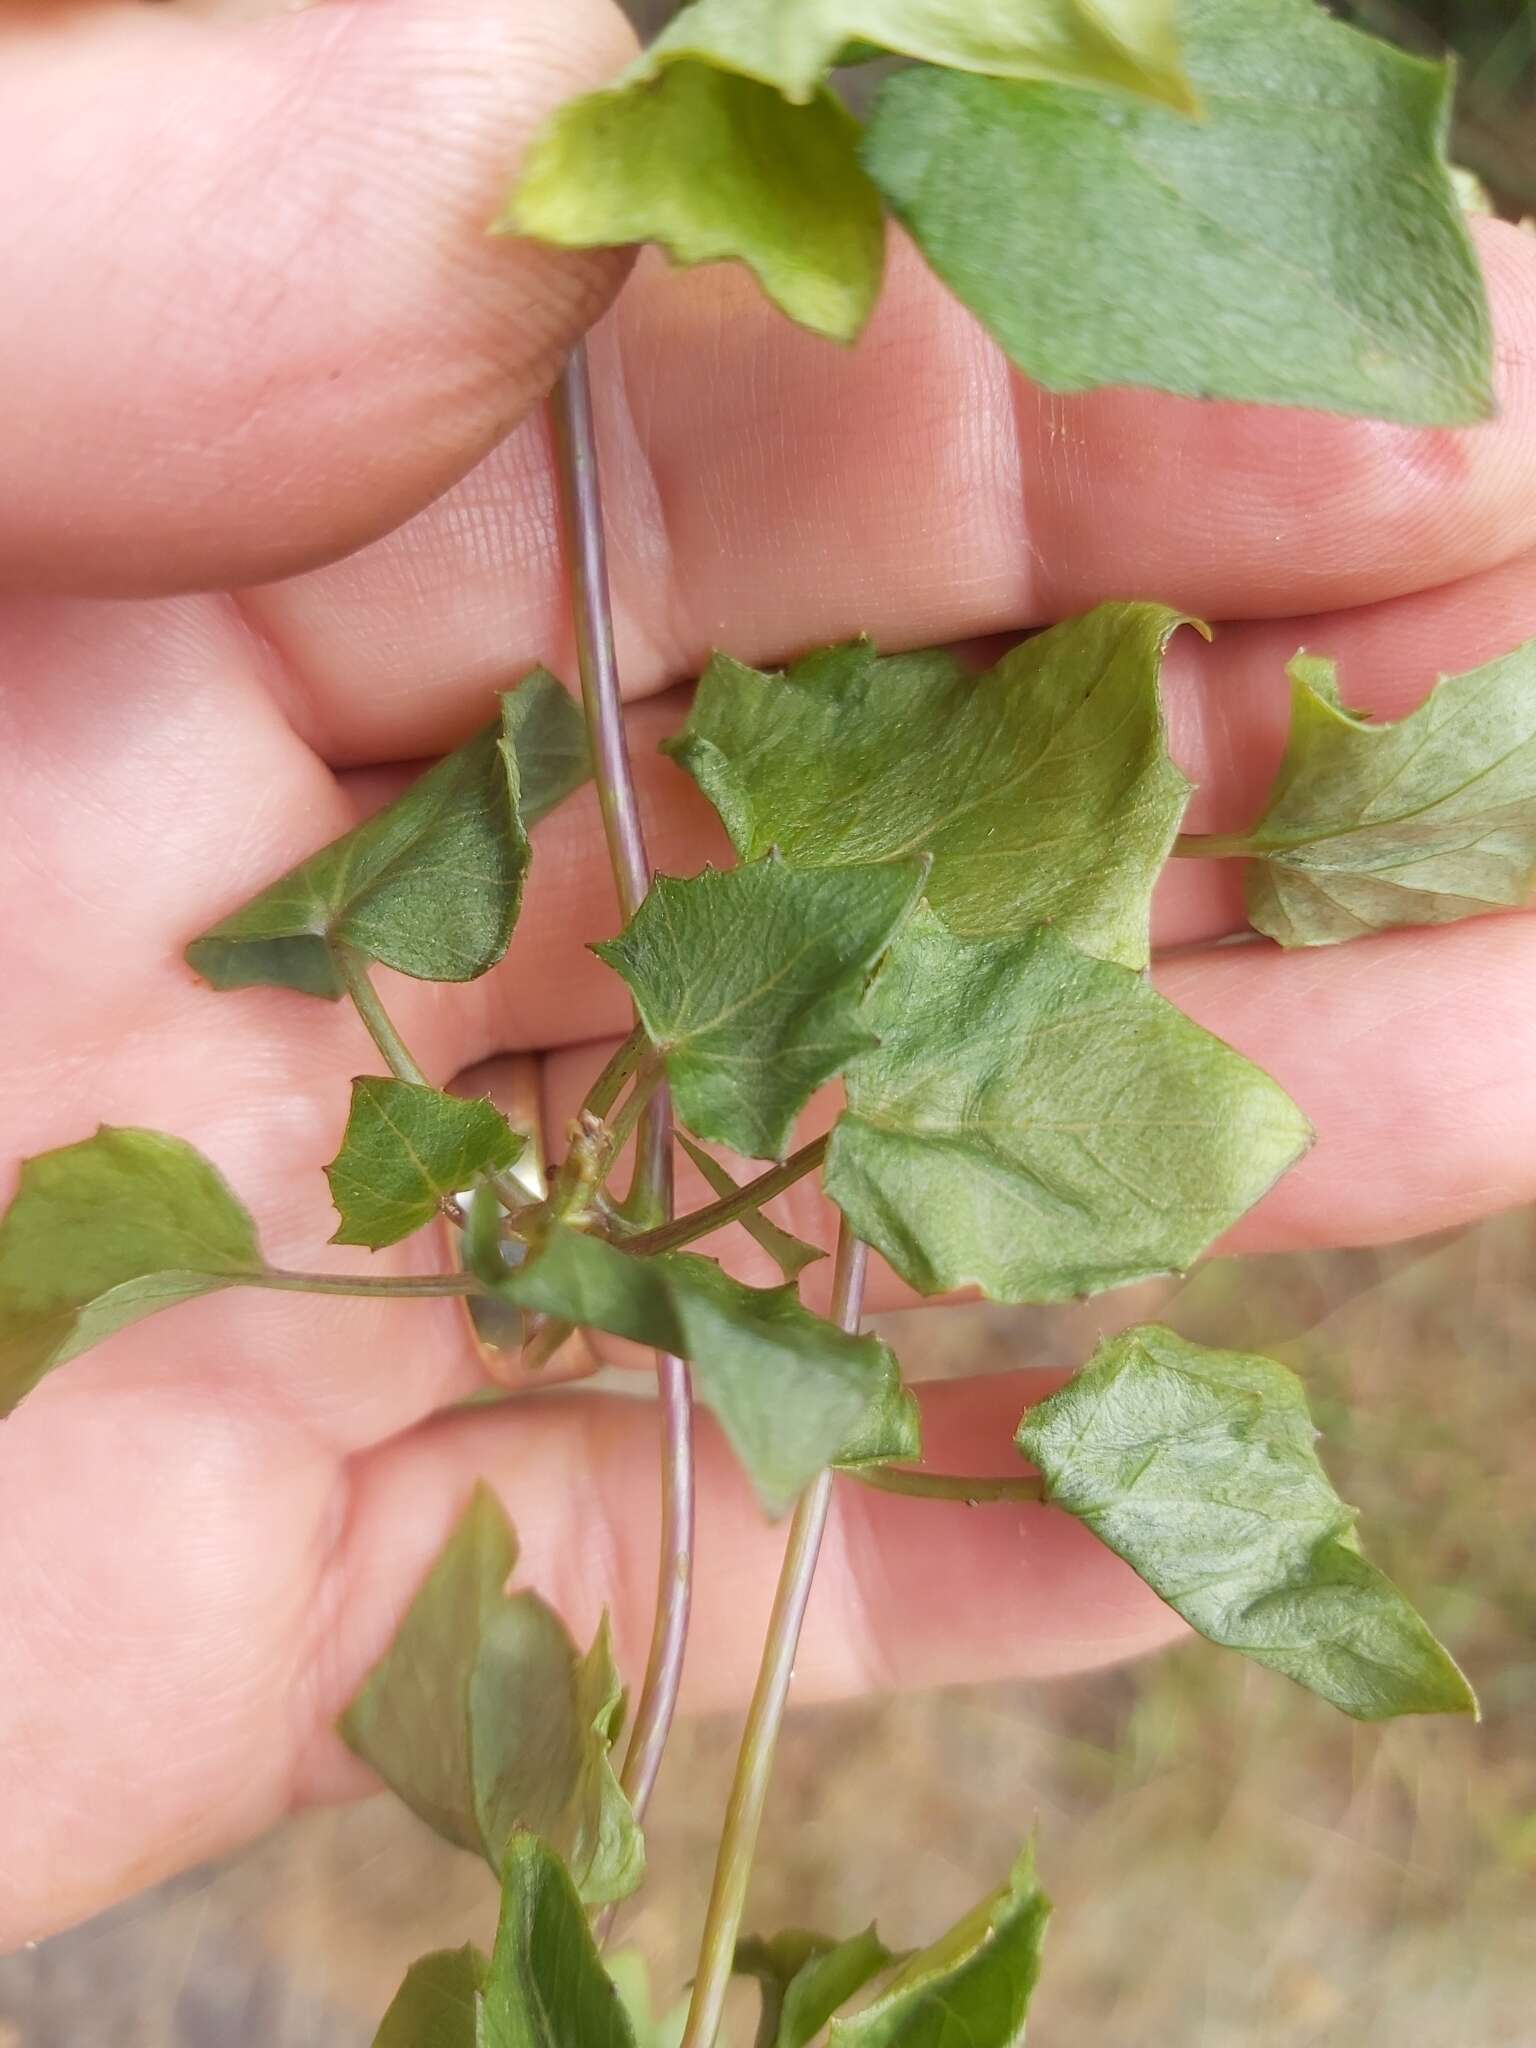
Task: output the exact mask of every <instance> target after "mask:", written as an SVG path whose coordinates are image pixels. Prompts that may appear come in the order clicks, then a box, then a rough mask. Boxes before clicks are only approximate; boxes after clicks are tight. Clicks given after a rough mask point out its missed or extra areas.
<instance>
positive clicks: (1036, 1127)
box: [825, 911, 1311, 1301]
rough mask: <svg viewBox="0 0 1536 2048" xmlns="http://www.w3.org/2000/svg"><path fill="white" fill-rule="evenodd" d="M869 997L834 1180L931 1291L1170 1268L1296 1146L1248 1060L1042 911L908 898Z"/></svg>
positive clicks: (836, 1196) (1108, 1281)
mask: <svg viewBox="0 0 1536 2048" xmlns="http://www.w3.org/2000/svg"><path fill="white" fill-rule="evenodd" d="M864 1016H865V1020H866V1022H867V1023H868V1024H869V1026H870V1028H871V1030H872V1031H873V1032H874V1034H875V1036H876V1037H877V1038H878V1039H879V1041H880V1044H879V1047H878V1049H877V1050H875V1051H873V1052H868V1053H865V1054H863V1055H862V1056H861V1057H860V1058H859V1059H858V1060H856V1061H855V1062H854V1064H853V1065H852V1066H851V1067H850V1069H849V1071H848V1079H847V1087H848V1108H847V1111H846V1112H845V1114H844V1115H843V1116H842V1118H841V1119H840V1120H839V1122H838V1124H837V1126H836V1128H835V1130H834V1131H833V1133H832V1140H831V1144H830V1146H829V1148H828V1153H827V1162H826V1170H825V1183H826V1188H827V1192H828V1194H830V1195H831V1197H832V1198H833V1200H834V1201H835V1202H836V1203H837V1205H838V1207H839V1208H840V1209H841V1210H842V1212H843V1214H844V1215H845V1216H846V1217H847V1218H848V1220H849V1222H850V1223H851V1224H852V1225H853V1228H854V1229H855V1230H856V1231H857V1232H858V1234H859V1236H860V1237H862V1238H864V1239H865V1240H866V1242H868V1243H870V1244H872V1245H874V1246H875V1248H876V1250H878V1251H879V1252H880V1253H881V1254H882V1255H883V1257H884V1258H885V1259H887V1260H888V1261H889V1263H890V1264H891V1265H893V1266H894V1267H895V1268H896V1270H897V1272H898V1273H900V1274H901V1275H902V1276H903V1277H904V1278H905V1279H907V1280H908V1281H910V1282H911V1284H912V1285H913V1286H914V1287H916V1288H918V1289H919V1291H920V1292H922V1293H924V1294H938V1293H943V1292H946V1291H948V1290H949V1289H951V1288H956V1287H967V1286H975V1287H979V1288H981V1289H982V1290H983V1292H984V1293H986V1294H988V1295H990V1296H991V1298H992V1299H993V1300H994V1301H1062V1300H1065V1299H1067V1298H1069V1297H1071V1296H1073V1295H1080V1294H1090V1293H1095V1292H1097V1291H1098V1290H1100V1289H1102V1288H1106V1287H1117V1286H1120V1285H1122V1284H1124V1283H1125V1282H1127V1281H1131V1280H1140V1279H1145V1278H1147V1277H1148V1276H1149V1275H1152V1274H1155V1273H1166V1272H1179V1271H1182V1270H1183V1269H1184V1268H1185V1267H1186V1266H1188V1265H1190V1264H1192V1263H1193V1261H1194V1260H1195V1259H1196V1258H1197V1257H1198V1255H1199V1254H1200V1253H1201V1252H1202V1251H1203V1250H1204V1249H1205V1248H1206V1246H1207V1245H1208V1244H1210V1242H1211V1241H1212V1239H1213V1238H1215V1237H1218V1236H1219V1235H1220V1234H1221V1232H1222V1231H1223V1230H1225V1229H1227V1228H1228V1227H1229V1226H1230V1225H1231V1224H1233V1223H1235V1222H1236V1221H1237V1219H1238V1218H1239V1217H1240V1216H1241V1215H1242V1214H1243V1213H1244V1211H1245V1210H1247V1209H1248V1208H1250V1207H1251V1206H1252V1205H1253V1203H1254V1202H1256V1201H1257V1200H1258V1199H1259V1197H1260V1196H1261V1195H1263V1194H1264V1193H1266V1192H1267V1190H1268V1189H1269V1188H1270V1187H1271V1186H1272V1185H1273V1183H1274V1182H1275V1181H1276V1180H1278V1178H1279V1177H1280V1175H1281V1174H1282V1173H1284V1172H1285V1170H1286V1169H1287V1167H1289V1166H1291V1165H1292V1164H1293V1163H1294V1162H1295V1161H1296V1159H1297V1158H1298V1157H1299V1156H1300V1155H1301V1153H1302V1152H1303V1151H1304V1150H1305V1149H1306V1146H1307V1144H1308V1142H1309V1140H1310V1135H1311V1134H1310V1132H1309V1130H1308V1127H1307V1124H1306V1121H1305V1119H1304V1118H1303V1116H1302V1115H1301V1112H1300V1111H1299V1110H1298V1109H1297V1108H1296V1106H1295V1104H1294V1103H1292V1102H1291V1101H1290V1099H1289V1097H1288V1096H1286V1095H1285V1094H1284V1092H1283V1091H1282V1090H1281V1089H1280V1088H1279V1087H1278V1086H1277V1085H1276V1083H1275V1082H1273V1081H1271V1080H1270V1079H1269V1077H1268V1076H1267V1075H1265V1074H1262V1073H1261V1072H1260V1071H1259V1069H1258V1068H1257V1067H1254V1066H1251V1065H1250V1064H1249V1062H1248V1061H1247V1060H1245V1059H1243V1058H1242V1057H1241V1055H1240V1054H1238V1053H1236V1052H1234V1051H1233V1050H1232V1049H1231V1047H1230V1046H1227V1045H1223V1044H1222V1042H1221V1041H1220V1039H1217V1038H1213V1037H1212V1036H1211V1035H1210V1033H1209V1032H1206V1031H1202V1030H1201V1029H1200V1027H1199V1026H1198V1025H1196V1024H1192V1023H1191V1022H1190V1020H1189V1019H1188V1018H1187V1017H1185V1016H1183V1015H1182V1014H1181V1012H1180V1011H1178V1010H1177V1009H1175V1008H1174V1006H1173V1005H1172V1004H1171V1003H1169V1002H1166V1001H1165V1000H1164V999H1163V997H1161V996H1160V995H1158V994H1157V992H1156V991H1155V990H1154V989H1153V988H1151V987H1150V986H1149V985H1148V983H1147V982H1146V981H1145V980H1144V979H1143V978H1142V977H1141V976H1140V975H1138V974H1133V973H1131V972H1130V971H1129V970H1128V969H1126V968H1123V967H1115V966H1111V965H1110V964H1109V963H1108V962H1106V961H1102V960H1090V959H1089V958H1088V957H1087V955H1086V954H1083V953H1079V952H1078V951H1077V950H1076V949H1075V948H1074V947H1073V946H1070V945H1069V944H1068V943H1067V941H1066V940H1065V939H1063V938H1061V937H1060V936H1059V935H1058V934H1057V933H1056V932H1055V931H1053V930H1051V929H1050V928H1049V927H1046V926H1042V927H1041V928H1040V929H1038V930H1037V931H1034V932H1031V933H1030V934H1028V936H1026V937H1024V938H1022V939H970V940H967V939H957V938H956V937H955V936H954V935H953V933H951V932H949V931H947V930H946V929H945V928H944V926H943V925H942V924H941V923H940V921H939V919H938V918H937V917H935V916H934V915H933V914H932V913H931V912H927V911H920V912H919V913H918V914H917V916H915V917H914V918H913V920H912V922H911V923H910V924H909V925H908V926H907V928H906V930H905V931H904V932H903V933H902V936H901V937H900V939H898V941H897V942H896V945H895V946H894V947H893V949H892V952H891V956H890V958H889V960H888V961H887V963H886V965H885V968H884V969H883V971H882V972H881V974H880V977H879V979H878V980H877V981H876V982H875V984H874V986H873V988H872V989H871V991H870V994H869V998H868V1002H867V1003H866V1006H865V1011H864Z"/></svg>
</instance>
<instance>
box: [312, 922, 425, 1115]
mask: <svg viewBox="0 0 1536 2048" xmlns="http://www.w3.org/2000/svg"><path fill="white" fill-rule="evenodd" d="M331 958H332V959H333V960H334V961H335V962H336V972H337V973H338V974H339V975H340V976H341V980H342V986H343V987H344V988H345V989H346V991H347V994H348V995H349V996H350V997H351V998H352V1007H353V1009H355V1010H356V1012H357V1014H358V1016H359V1017H361V1018H362V1020H363V1028H364V1029H365V1030H366V1031H367V1033H368V1036H369V1037H370V1038H371V1039H372V1040H373V1042H374V1044H375V1045H376V1046H377V1047H378V1049H379V1053H380V1056H381V1058H382V1059H383V1061H384V1064H385V1066H386V1067H388V1069H389V1071H390V1072H391V1073H392V1074H393V1075H394V1077H395V1079H396V1080H397V1081H409V1082H410V1083H411V1085H412V1086H413V1087H416V1088H430V1087H431V1085H432V1083H431V1082H430V1081H429V1080H428V1079H427V1077H426V1075H425V1074H424V1073H423V1072H422V1070H421V1068H420V1067H419V1066H418V1065H417V1064H416V1061H415V1059H414V1057H413V1056H412V1053H411V1049H410V1047H409V1046H408V1045H407V1044H406V1042H405V1040H404V1039H403V1038H402V1037H401V1036H400V1034H399V1032H398V1031H397V1030H396V1029H395V1027H394V1025H393V1024H392V1023H391V1022H390V1018H389V1012H388V1011H387V1010H386V1009H385V1007H384V1005H383V1004H382V1003H381V1002H380V1001H379V992H378V990H377V989H376V988H375V987H374V985H373V979H372V977H371V976H370V974H369V972H368V964H367V962H366V960H365V959H364V958H363V956H362V954H361V953H359V952H357V951H355V950H354V949H353V948H352V947H351V946H333V947H332V948H331Z"/></svg>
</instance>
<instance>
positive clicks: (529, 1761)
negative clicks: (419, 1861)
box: [340, 1486, 645, 1904]
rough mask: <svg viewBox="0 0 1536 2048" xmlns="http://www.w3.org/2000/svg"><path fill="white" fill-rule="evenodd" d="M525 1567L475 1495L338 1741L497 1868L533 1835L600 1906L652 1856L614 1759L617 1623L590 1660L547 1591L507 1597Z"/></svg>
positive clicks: (484, 1493)
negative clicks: (612, 1636) (518, 1841)
mask: <svg viewBox="0 0 1536 2048" xmlns="http://www.w3.org/2000/svg"><path fill="white" fill-rule="evenodd" d="M516 1562H517V1538H516V1536H515V1535H514V1534H513V1531H512V1526H511V1524H510V1523H509V1522H508V1520H507V1518H506V1515H505V1513H504V1512H503V1510H502V1508H501V1506H500V1504H499V1502H498V1501H497V1500H496V1498H495V1496H494V1495H493V1494H492V1493H491V1492H490V1490H489V1489H488V1488H486V1487H484V1486H481V1487H478V1488H477V1489H476V1491H475V1495H474V1498H473V1499H472V1500H471V1502H470V1504H469V1507H468V1508H467V1509H466V1510H465V1513H464V1515H463V1517H462V1519H461V1520H460V1522H459V1524H458V1527H457V1528H456V1529H455V1530H454V1532H453V1535H452V1536H451V1537H450V1538H449V1540H448V1543H447V1544H446V1546H445V1547H444V1549H443V1551H442V1553H441V1554H440V1556H439V1557H438V1559H437V1562H436V1563H435V1564H434V1565H433V1567H432V1570H431V1572H430V1573H429V1575H428V1577H427V1579H426V1582H425V1584H424V1585H423V1586H422V1588H421V1591H420V1592H419V1593H418V1594H417V1596H416V1598H415V1600H414V1601H413V1602H412V1603H411V1606H410V1609H409V1611H408V1612H407V1614H406V1616H405V1619H404V1621H403V1622H402V1623H401V1625H400V1630H399V1633H398V1634H397V1635H396V1637H395V1640H394V1642H393V1643H392V1644H391V1646H390V1648H389V1650H388V1651H387V1652H386V1653H385V1655H384V1657H383V1659H382V1660H381V1661H380V1663H379V1664H378V1665H377V1666H376V1667H375V1668H374V1670H373V1671H372V1672H371V1673H370V1674H369V1676H368V1678H367V1679H366V1680H365V1681H364V1684H363V1686H362V1688H361V1690H360V1691H359V1692H358V1695H357V1697H356V1698H355V1699H354V1700H353V1702H352V1704H351V1705H350V1706H349V1707H348V1708H347V1711H346V1713H345V1714H344V1715H343V1717H342V1720H341V1723H340V1728H341V1733H342V1735H343V1737H344V1738H345V1739H346V1741H347V1742H348V1744H349V1745H350V1746H351V1747H352V1748H353V1749H354V1750H355V1751H356V1752H357V1754H358V1755H359V1756H360V1757H362V1758H363V1760H364V1761H365V1762H366V1763H368V1764H369V1765H371V1767H372V1768H373V1769H374V1770H375V1771H377V1772H378V1774H379V1776H380V1777H381V1778H382V1779H383V1780H384V1782H385V1784H387V1785H388V1786H389V1787H390V1789H391V1790H392V1791H393V1792H395V1793H397V1794H398V1795H399V1797H400V1798H401V1799H403V1800H404V1801H405V1803H406V1805H407V1806H409V1807H410V1808H411V1810H412V1812H413V1813H416V1814H418V1815H419V1816H420V1817H421V1819H422V1820H424V1821H425V1822H426V1823H427V1824H428V1826H429V1827H432V1828H435V1829H436V1831H437V1832H438V1834H440V1835H442V1836H444V1837H445V1838H446V1839H447V1840H448V1841H450V1842H455V1843H457V1844H458V1846H459V1847H460V1848H462V1849H470V1850H474V1851H476V1852H477V1853H479V1854H481V1855H483V1856H484V1857H485V1859H486V1861H487V1862H488V1863H489V1864H490V1866H491V1868H492V1869H493V1870H499V1869H500V1868H501V1867H502V1863H503V1859H504V1857H505V1855H506V1852H507V1845H508V1843H509V1842H511V1841H512V1840H513V1839H514V1838H515V1836H516V1835H517V1833H518V1831H519V1830H531V1831H532V1832H534V1833H536V1834H539V1835H542V1836H543V1837H544V1838H545V1840H546V1841H548V1842H549V1843H550V1844H551V1845H552V1846H553V1847H554V1848H555V1849H557V1850H558V1851H559V1852H560V1854H561V1855H562V1856H563V1857H564V1858H565V1860H566V1861H567V1863H568V1864H569V1865H570V1868H571V1871H572V1873H573V1875H574V1879H575V1882H576V1884H577V1887H578V1889H579V1890H580V1892H581V1896H582V1897H583V1898H584V1899H585V1900H586V1901H587V1902H588V1903H589V1904H596V1903H602V1902H606V1901H608V1900H611V1899H622V1898H625V1897H627V1895H628V1894H629V1893H630V1892H632V1891H633V1890H634V1888H635V1886H636V1885H637V1884H638V1883H639V1882H640V1877H641V1873H642V1871H643V1869H644V1865H645V1852H644V1845H643V1843H642V1840H641V1835H640V1829H639V1827H638V1825H637V1824H636V1821H635V1818H634V1815H633V1814H632V1813H631V1811H630V1807H629V1802H628V1800H627V1799H626V1798H625V1797H624V1794H623V1792H622V1791H621V1790H620V1789H619V1783H618V1779H617V1778H616V1777H615V1775H614V1771H613V1765H612V1763H611V1761H610V1751H611V1749H612V1746H613V1743H614V1741H615V1740H616V1738H617V1736H618V1732H619V1726H620V1723H621V1721H622V1719H623V1713H624V1695H623V1688H622V1687H621V1685H620V1683H619V1677H618V1673H617V1672H616V1671H615V1670H614V1666H613V1653H612V1650H611V1648H610V1646H609V1641H608V1624H607V1621H606V1619H605V1620H604V1622H603V1625H602V1627H601V1628H600V1629H599V1631H598V1635H597V1640H596V1641H595V1642H594V1643H593V1645H592V1648H591V1649H590V1650H589V1651H588V1652H587V1654H586V1655H585V1656H584V1657H580V1656H578V1655H577V1653H576V1651H575V1649H574V1647H573V1646H572V1643H571V1640H570V1638H569V1636H568V1635H567V1633H566V1630H565V1625H564V1623H563V1622H562V1621H561V1620H560V1618H559V1616H558V1615H556V1614H555V1612H554V1611H553V1609H552V1608H550V1607H548V1606H547V1605H546V1604H545V1602H544V1601H542V1600H541V1599H540V1598H539V1597H538V1595H537V1594H535V1593H516V1594H513V1595H510V1596H509V1595H508V1593H507V1590H506V1589H507V1581H508V1579H509V1578H510V1577H511V1575H512V1569H513V1566H514V1565H515V1564H516Z"/></svg>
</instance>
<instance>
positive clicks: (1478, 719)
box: [1190, 641, 1536, 946]
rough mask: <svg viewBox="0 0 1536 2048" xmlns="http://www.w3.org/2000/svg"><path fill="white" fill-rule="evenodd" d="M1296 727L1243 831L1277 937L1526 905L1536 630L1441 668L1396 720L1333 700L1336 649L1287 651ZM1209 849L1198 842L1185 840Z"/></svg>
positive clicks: (1251, 886)
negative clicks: (1325, 655)
mask: <svg viewBox="0 0 1536 2048" xmlns="http://www.w3.org/2000/svg"><path fill="white" fill-rule="evenodd" d="M1289 674H1290V679H1291V737H1290V744H1289V746H1288V747H1287V748H1286V754H1285V760H1284V762H1283V763H1282V764H1281V768H1280V772H1279V775H1278V776H1277V778H1276V780H1275V785H1274V788H1273V789H1272V790H1271V791H1270V797H1269V805H1268V808H1267V809H1266V810H1265V813H1264V815H1263V817H1262V818H1261V819H1260V820H1259V822H1258V823H1257V824H1256V825H1255V826H1254V827H1253V829H1252V830H1251V831H1250V832H1246V833H1242V834H1240V835H1238V836H1237V837H1235V838H1234V839H1231V840H1220V841H1216V842H1212V844H1213V845H1214V846H1215V847H1216V849H1217V850H1219V851H1221V852H1223V853H1228V854H1241V855H1247V856H1251V858H1252V860H1253V863H1254V864H1253V866H1252V867H1251V868H1250V869H1249V870H1248V876H1247V887H1248V914H1249V916H1250V917H1251V918H1252V920H1253V922H1254V924H1255V925H1257V927H1258V928H1259V930H1260V931H1261V932H1267V933H1268V934H1269V936H1270V937H1271V938H1272V939H1278V940H1279V942H1280V944H1281V945H1282V946H1330V945H1334V944H1336V943H1337V942H1338V941H1339V940H1340V939H1354V938H1359V937H1360V935H1361V934H1362V933H1363V932H1373V931H1382V930H1384V929H1386V928H1387V927H1389V926H1392V925H1428V924H1450V923H1452V922H1453V921H1454V920H1456V919H1457V918H1463V917H1477V916H1479V915H1481V914H1483V913H1484V912H1487V911H1492V910H1512V909H1519V908H1520V907H1522V906H1523V905H1525V904H1527V903H1529V902H1530V900H1531V896H1532V892H1533V890H1536V641H1530V642H1528V643H1527V644H1526V645H1525V646H1524V647H1520V648H1517V649H1516V651H1515V652H1514V653H1513V654H1506V655H1505V656H1503V657H1502V659H1500V660H1498V661H1491V662H1489V663H1488V665H1487V666H1486V667H1485V668H1479V669H1474V670H1473V671H1472V672H1471V674H1470V675H1464V676H1454V677H1447V678H1446V679H1445V680H1444V681H1442V682H1441V683H1440V684H1439V685H1438V686H1437V687H1436V689H1435V690H1434V691H1433V693H1432V694H1431V695H1430V697H1429V698H1428V699H1427V700H1426V701H1425V702H1424V703H1423V704H1421V705H1420V706H1419V708H1418V710H1417V711H1414V712H1411V713H1410V714H1409V716H1408V717H1407V718H1403V719H1399V721H1398V722H1397V724H1395V725H1382V726H1373V725H1370V724H1368V723H1367V722H1366V721H1365V720H1364V719H1363V718H1360V717H1357V716H1355V715H1354V714H1353V713H1351V712H1349V711H1346V710H1345V709H1344V708H1343V706H1342V704H1341V703H1340V701H1339V694H1338V687H1337V682H1336V671H1335V669H1334V665H1333V663H1332V662H1330V661H1322V660H1319V659H1318V658H1317V657H1316V656H1313V655H1298V656H1297V658H1296V659H1295V661H1293V662H1292V663H1291V666H1290V670H1289ZM1190 847H1191V850H1192V851H1194V852H1196V853H1198V852H1200V851H1202V844H1201V841H1200V840H1198V839H1196V840H1193V841H1191V842H1190Z"/></svg>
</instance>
